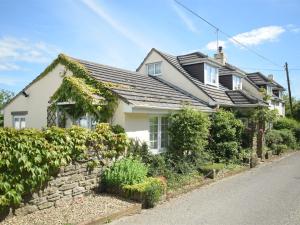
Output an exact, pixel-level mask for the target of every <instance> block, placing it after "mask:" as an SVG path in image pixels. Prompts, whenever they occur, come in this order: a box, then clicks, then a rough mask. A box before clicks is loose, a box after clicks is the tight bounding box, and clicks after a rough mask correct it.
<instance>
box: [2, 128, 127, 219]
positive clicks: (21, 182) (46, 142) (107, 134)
mask: <svg viewBox="0 0 300 225" xmlns="http://www.w3.org/2000/svg"><path fill="white" fill-rule="evenodd" d="M128 143H129V141H128V139H127V136H126V134H124V133H118V134H115V133H113V131H112V129H111V127H110V125H109V124H107V123H105V124H98V125H97V126H96V129H95V130H88V129H84V128H81V127H77V126H73V127H71V128H68V129H62V128H58V127H51V128H48V129H46V130H43V131H40V130H36V129H22V130H16V129H12V128H0V215H1V211H2V210H3V209H4V208H5V207H8V206H17V205H19V204H20V202H21V201H22V198H23V196H24V195H26V194H29V193H32V192H33V191H35V190H37V189H39V188H41V187H42V186H43V185H44V184H45V183H46V182H47V181H48V180H49V178H50V177H51V176H54V175H55V174H57V172H58V170H59V168H60V167H61V166H65V165H67V164H69V163H72V162H78V161H79V162H88V163H89V166H90V167H93V166H95V165H98V164H105V163H108V162H109V160H111V159H117V158H118V157H119V156H122V155H124V153H125V152H126V148H127V146H128Z"/></svg>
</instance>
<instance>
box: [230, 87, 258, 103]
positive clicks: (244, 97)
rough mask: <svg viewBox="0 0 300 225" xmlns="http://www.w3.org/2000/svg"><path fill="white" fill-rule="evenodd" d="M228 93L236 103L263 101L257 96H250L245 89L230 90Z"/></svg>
mask: <svg viewBox="0 0 300 225" xmlns="http://www.w3.org/2000/svg"><path fill="white" fill-rule="evenodd" d="M226 93H227V95H228V96H229V97H230V98H231V100H232V101H233V102H234V104H236V105H245V104H256V103H262V102H260V101H259V100H258V99H257V98H255V97H252V96H250V95H249V94H248V93H246V92H245V91H243V90H230V91H226Z"/></svg>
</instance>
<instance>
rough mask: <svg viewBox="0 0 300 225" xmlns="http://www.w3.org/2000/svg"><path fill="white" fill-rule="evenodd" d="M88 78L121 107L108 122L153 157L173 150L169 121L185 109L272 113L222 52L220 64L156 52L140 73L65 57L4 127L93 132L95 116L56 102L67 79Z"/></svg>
mask: <svg viewBox="0 0 300 225" xmlns="http://www.w3.org/2000/svg"><path fill="white" fill-rule="evenodd" d="M82 72H84V73H86V79H88V80H89V82H90V81H91V80H92V81H93V82H96V83H97V84H103V85H106V89H108V90H109V91H110V92H111V93H112V94H113V95H114V96H116V98H117V104H116V107H115V109H114V111H113V113H112V115H111V116H110V118H109V119H108V122H109V123H111V124H113V125H115V124H119V125H121V126H122V127H124V128H125V131H126V133H127V134H128V136H129V137H130V138H135V139H139V140H140V141H144V142H146V143H147V144H148V145H149V147H150V149H151V151H152V152H153V153H159V152H161V151H163V150H164V149H165V148H166V146H167V143H168V135H167V128H168V122H167V119H166V115H167V114H169V113H171V112H174V111H177V110H180V109H181V108H182V107H183V105H189V106H190V107H193V108H195V109H197V110H199V111H203V112H206V113H213V112H215V111H216V110H217V109H218V108H219V107H224V108H234V109H236V110H240V111H241V112H243V111H247V110H249V109H253V108H255V107H258V106H262V107H268V104H267V103H266V102H264V100H263V96H262V94H261V92H260V90H259V86H258V85H257V84H256V83H255V82H254V81H252V80H251V79H250V77H249V76H248V75H247V73H245V72H244V71H242V70H240V69H238V68H237V67H234V66H232V65H230V64H228V63H227V62H226V57H225V55H224V53H223V51H222V49H221V48H220V49H219V51H218V53H217V54H215V57H214V58H210V57H208V56H206V55H204V54H202V53H200V52H194V53H190V54H185V55H180V56H172V55H169V54H166V53H163V52H160V51H158V50H156V49H152V50H151V51H150V52H149V53H148V55H147V56H146V58H145V59H144V61H143V62H142V63H141V65H140V66H139V67H138V69H137V72H132V71H128V70H123V69H119V68H115V67H111V66H106V65H102V64H98V63H93V62H89V61H85V60H81V59H76V58H72V57H69V56H65V55H63V54H61V55H59V56H58V58H57V59H56V60H54V61H53V63H52V64H51V65H49V66H48V67H47V68H46V69H45V71H44V72H42V73H41V74H40V75H39V76H38V77H37V78H36V79H35V80H33V81H32V82H31V83H30V84H29V85H27V86H26V87H25V88H24V89H23V90H22V91H21V92H20V93H19V94H17V95H16V96H15V97H14V98H13V99H12V100H11V101H10V102H9V103H7V104H6V105H5V107H4V126H5V127H14V128H17V129H21V128H25V127H27V128H38V129H41V128H45V127H47V126H53V125H57V126H60V127H70V126H71V125H79V126H82V127H86V128H93V127H94V125H95V123H96V122H97V120H98V121H99V118H96V117H95V116H94V115H93V114H91V113H84V114H82V115H80V116H78V117H76V118H75V117H74V116H71V113H72V112H73V111H75V108H76V107H77V108H78V107H80V105H79V106H78V104H76V102H75V101H74V99H72V100H71V99H64V100H63V101H55V102H53V99H52V98H53V96H54V95H55V94H56V92H57V91H58V90H60V89H62V87H64V86H63V84H64V82H65V80H66V79H67V78H72V77H78V75H79V74H80V73H82ZM84 82H85V81H82V80H81V79H78V80H76V82H75V83H74V85H75V86H79V87H81V88H82V87H83V89H86V91H83V92H84V94H89V93H90V92H92V89H91V88H90V87H89V85H87V84H86V83H84ZM74 90H78V89H74ZM74 90H73V91H74ZM79 90H80V89H79ZM274 91H275V89H274ZM275 93H276V92H275ZM75 94H78V93H77V92H76V93H75ZM89 97H91V98H92V104H93V105H97V104H99V106H101V105H107V104H109V102H108V101H106V99H105V98H103V96H101V94H100V95H99V94H92V95H89ZM53 104H54V105H55V106H57V107H56V108H55V110H53V107H51V106H52V105H53ZM63 109H68V110H69V111H67V110H63ZM66 111H67V113H65V112H66ZM68 112H70V113H68Z"/></svg>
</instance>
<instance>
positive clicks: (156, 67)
mask: <svg viewBox="0 0 300 225" xmlns="http://www.w3.org/2000/svg"><path fill="white" fill-rule="evenodd" d="M160 65H161V63H155V74H156V75H157V74H161V66H160Z"/></svg>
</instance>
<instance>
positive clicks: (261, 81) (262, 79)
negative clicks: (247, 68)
mask: <svg viewBox="0 0 300 225" xmlns="http://www.w3.org/2000/svg"><path fill="white" fill-rule="evenodd" d="M247 77H248V78H249V79H250V80H251V81H252V82H253V83H254V84H256V85H258V86H259V85H266V84H271V85H273V86H275V87H277V88H282V89H283V90H285V89H284V87H283V86H281V85H280V84H278V83H277V82H276V81H275V80H270V79H269V78H268V77H266V76H265V75H263V74H262V73H260V72H255V73H248V74H247Z"/></svg>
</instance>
